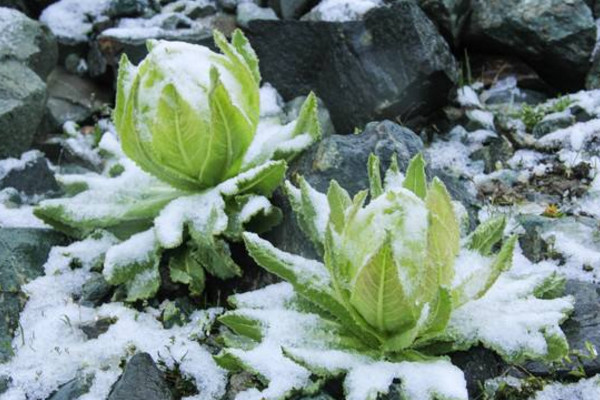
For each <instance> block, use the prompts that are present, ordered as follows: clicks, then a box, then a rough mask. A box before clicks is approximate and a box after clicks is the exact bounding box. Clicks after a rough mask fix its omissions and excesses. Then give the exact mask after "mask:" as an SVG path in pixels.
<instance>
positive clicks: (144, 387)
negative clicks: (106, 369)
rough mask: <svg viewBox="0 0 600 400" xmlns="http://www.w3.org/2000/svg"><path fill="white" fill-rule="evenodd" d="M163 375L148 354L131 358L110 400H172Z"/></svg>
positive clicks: (139, 354)
mask: <svg viewBox="0 0 600 400" xmlns="http://www.w3.org/2000/svg"><path fill="white" fill-rule="evenodd" d="M172 398H173V396H172V395H171V391H170V390H169V387H168V386H167V383H166V382H165V379H164V376H163V373H162V372H161V371H160V370H159V369H158V368H157V367H156V364H154V361H153V360H152V357H150V355H149V354H148V353H138V354H136V355H134V356H133V357H131V359H130V360H129V362H128V363H127V365H126V366H125V371H123V375H122V376H121V378H119V380H118V381H117V383H115V386H114V387H113V389H112V391H111V393H110V395H109V396H108V400H171V399H172Z"/></svg>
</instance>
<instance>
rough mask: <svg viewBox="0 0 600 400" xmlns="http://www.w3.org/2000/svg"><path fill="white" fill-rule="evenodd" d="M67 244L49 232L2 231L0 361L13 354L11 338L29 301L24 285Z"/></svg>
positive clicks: (12, 229)
mask: <svg viewBox="0 0 600 400" xmlns="http://www.w3.org/2000/svg"><path fill="white" fill-rule="evenodd" d="M65 241H66V239H65V237H64V236H62V235H61V234H59V233H57V232H55V231H52V230H49V229H31V228H0V315H2V318H0V362H6V361H7V360H8V359H9V358H10V357H11V355H12V348H11V342H12V338H13V336H14V333H15V331H16V329H17V328H18V324H19V313H20V312H21V310H22V308H23V306H24V305H25V302H26V300H27V297H26V296H25V294H23V293H22V292H21V291H20V289H21V285H23V284H25V283H27V282H29V281H31V280H32V279H35V278H37V277H39V276H41V275H42V274H43V273H44V269H43V265H44V263H45V262H46V259H47V258H48V253H49V252H50V249H51V248H52V246H57V245H62V244H65Z"/></svg>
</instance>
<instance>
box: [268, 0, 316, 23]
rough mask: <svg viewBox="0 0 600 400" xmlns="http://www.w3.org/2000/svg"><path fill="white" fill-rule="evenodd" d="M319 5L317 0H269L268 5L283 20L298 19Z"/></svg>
mask: <svg viewBox="0 0 600 400" xmlns="http://www.w3.org/2000/svg"><path fill="white" fill-rule="evenodd" d="M317 3H319V0H269V1H268V3H267V4H268V5H269V7H271V8H272V9H273V10H275V12H276V13H277V14H278V15H279V16H280V17H281V18H283V19H298V18H300V17H301V16H302V15H303V14H306V13H307V12H309V11H310V9H311V8H313V7H314V6H315V5H317Z"/></svg>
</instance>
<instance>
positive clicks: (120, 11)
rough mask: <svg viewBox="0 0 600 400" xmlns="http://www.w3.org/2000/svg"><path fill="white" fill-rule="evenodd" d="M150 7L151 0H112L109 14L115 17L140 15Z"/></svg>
mask: <svg viewBox="0 0 600 400" xmlns="http://www.w3.org/2000/svg"><path fill="white" fill-rule="evenodd" d="M148 7H150V1H149V0H111V2H110V5H109V6H108V11H107V14H108V15H109V16H111V17H113V18H122V17H138V16H141V15H143V14H144V11H146V9H147V8H148Z"/></svg>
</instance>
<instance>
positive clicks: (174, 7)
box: [161, 0, 217, 19]
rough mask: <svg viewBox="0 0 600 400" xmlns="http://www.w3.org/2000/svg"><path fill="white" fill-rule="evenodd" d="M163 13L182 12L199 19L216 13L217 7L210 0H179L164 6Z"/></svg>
mask: <svg viewBox="0 0 600 400" xmlns="http://www.w3.org/2000/svg"><path fill="white" fill-rule="evenodd" d="M161 13H181V14H183V15H185V16H186V17H188V18H191V19H198V18H203V17H208V16H209V15H213V14H216V13H217V7H216V4H214V3H210V2H201V1H200V2H189V1H187V0H178V1H175V2H173V3H170V4H167V5H166V6H164V7H163V8H162V10H161Z"/></svg>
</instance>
